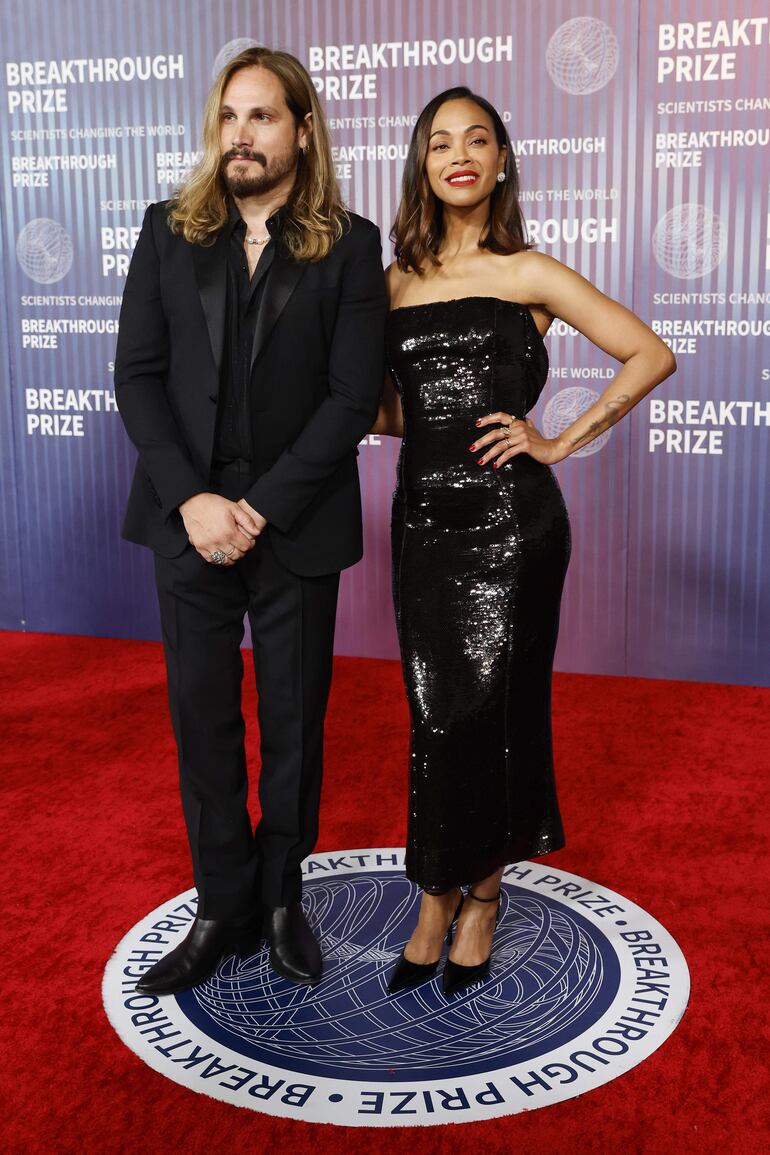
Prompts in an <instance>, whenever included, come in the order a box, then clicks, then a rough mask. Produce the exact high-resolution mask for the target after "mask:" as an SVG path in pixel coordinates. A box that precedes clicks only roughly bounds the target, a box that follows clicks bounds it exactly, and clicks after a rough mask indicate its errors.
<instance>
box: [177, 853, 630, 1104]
mask: <svg viewBox="0 0 770 1155" xmlns="http://www.w3.org/2000/svg"><path fill="white" fill-rule="evenodd" d="M503 894H504V899H503V906H502V912H501V919H500V924H499V927H498V930H497V934H496V938H495V951H494V955H493V965H492V973H491V976H490V978H489V979H488V980H487V981H486V983H485V984H484V985H483V987H482V988H480V989H477V990H475V991H468V992H465V993H464V995H461V996H458V997H456V998H455V999H450V1000H447V999H446V998H444V997H443V995H442V994H441V992H440V987H439V983H440V979H438V978H436V979H433V980H432V981H430V982H428V983H425V984H422V985H421V986H420V987H418V988H415V989H414V990H413V991H408V992H403V993H402V994H401V995H399V996H397V997H394V996H391V995H388V993H387V991H386V982H387V977H388V975H389V974H390V971H391V969H392V967H393V965H394V964H395V962H396V959H397V958H398V955H399V953H400V951H401V949H402V947H403V946H404V944H405V942H406V940H407V939H408V937H409V935H410V933H411V930H412V927H413V926H414V923H415V922H416V919H417V910H418V907H419V891H418V890H417V889H416V888H415V887H414V886H413V885H412V884H411V883H409V882H407V880H406V879H405V878H403V877H394V876H393V875H390V876H388V875H385V874H383V875H380V876H378V875H376V874H366V875H360V876H358V877H352V878H349V879H347V880H342V879H339V880H334V881H329V882H327V881H316V882H312V883H309V884H307V885H306V890H305V908H306V913H307V915H308V918H309V920H310V922H311V924H312V925H314V926H316V927H319V926H320V927H321V928H322V950H323V954H324V959H325V964H324V966H325V969H324V980H323V982H322V983H321V984H320V985H319V986H317V987H291V986H290V985H289V984H287V983H285V982H284V980H282V979H280V978H279V977H278V976H277V975H276V974H275V973H274V972H273V971H272V970H271V968H270V965H269V959H268V952H267V950H263V951H262V952H261V953H259V954H257V955H255V956H253V957H252V958H249V959H245V960H239V959H236V958H233V957H231V958H229V959H227V960H225V961H224V962H223V963H222V964H221V965H220V967H219V969H218V970H217V972H216V973H215V974H214V975H213V976H212V978H211V979H210V980H209V981H207V982H205V983H203V984H201V985H200V986H199V987H197V988H196V989H195V990H194V991H190V992H187V993H185V994H183V995H178V996H177V999H178V1001H179V1004H180V1006H181V1007H182V1009H183V1010H184V1012H185V1015H186V1016H187V1018H188V1019H190V1020H191V1021H192V1022H194V1023H195V1024H196V1025H197V1026H198V1028H199V1029H201V1030H203V1031H204V1032H205V1034H206V1036H207V1037H209V1038H211V1037H214V1038H216V1039H217V1040H218V1041H219V1042H220V1043H225V1042H226V1043H227V1044H228V1045H229V1047H230V1048H231V1049H233V1050H236V1051H240V1052H241V1053H242V1054H244V1055H245V1056H247V1057H248V1059H249V1060H250V1061H252V1062H256V1063H262V1064H264V1063H269V1064H272V1065H274V1066H278V1067H284V1068H285V1067H287V1066H288V1067H289V1068H290V1069H291V1070H294V1071H297V1070H299V1071H304V1072H305V1073H306V1074H310V1075H320V1074H326V1075H329V1076H334V1077H337V1078H348V1079H356V1078H360V1077H362V1076H363V1075H364V1073H366V1077H368V1078H371V1079H385V1080H387V1081H389V1082H393V1081H394V1080H397V1079H411V1080H414V1079H426V1078H435V1077H446V1078H449V1077H452V1078H458V1077H461V1076H463V1075H464V1074H473V1073H475V1072H478V1071H485V1070H489V1069H490V1068H494V1067H499V1066H503V1065H508V1064H511V1063H513V1062H516V1061H520V1060H521V1061H525V1060H527V1059H528V1058H529V1057H530V1056H531V1055H534V1054H540V1053H543V1051H548V1050H551V1049H552V1048H553V1047H555V1046H558V1045H559V1043H560V1042H562V1041H564V1040H568V1039H571V1038H574V1037H575V1035H576V1034H578V1033H579V1032H580V1030H581V1024H583V1025H584V1024H585V1023H586V1021H588V1022H589V1023H590V1022H594V1021H595V1020H596V1018H598V1017H599V1015H600V1014H601V1013H602V1011H603V1010H604V1009H605V1008H606V1005H607V1002H608V1001H610V1000H611V998H612V997H613V996H614V993H615V991H616V989H617V984H618V966H617V961H616V958H615V955H614V953H613V952H612V951H610V952H607V950H606V949H603V943H602V938H603V936H602V935H601V934H597V933H596V931H594V929H593V928H592V927H591V926H590V924H589V923H588V922H587V921H585V920H583V919H582V918H581V917H580V916H579V915H577V914H573V913H572V912H571V911H569V910H566V909H565V908H564V907H562V906H560V905H558V904H557V903H554V902H553V901H551V900H549V899H548V898H547V897H545V896H540V895H534V894H531V893H530V892H528V891H524V890H521V889H519V888H517V887H516V886H507V885H506V886H504V887H503ZM287 995H288V997H287Z"/></svg>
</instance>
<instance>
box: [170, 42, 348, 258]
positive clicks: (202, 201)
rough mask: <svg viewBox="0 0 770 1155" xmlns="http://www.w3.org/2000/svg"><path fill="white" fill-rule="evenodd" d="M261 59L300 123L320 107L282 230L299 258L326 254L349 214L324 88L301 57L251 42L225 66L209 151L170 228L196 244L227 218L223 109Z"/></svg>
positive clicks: (206, 139)
mask: <svg viewBox="0 0 770 1155" xmlns="http://www.w3.org/2000/svg"><path fill="white" fill-rule="evenodd" d="M255 67H256V68H267V69H268V70H269V71H270V72H272V73H273V74H274V75H275V76H277V77H278V79H279V80H280V82H281V84H282V85H283V91H284V95H285V97H286V104H287V106H288V108H289V110H290V111H291V113H292V115H293V117H294V120H295V123H296V124H297V126H299V125H300V124H301V123H302V121H303V120H304V119H305V117H306V116H307V114H308V113H309V112H310V113H312V132H311V133H310V137H309V142H308V149H307V152H304V153H300V155H299V161H298V165H297V179H296V181H295V184H294V188H293V189H292V191H291V193H290V195H289V199H288V201H287V203H286V208H285V210H284V213H283V217H282V231H283V239H284V242H285V244H286V247H287V248H288V250H289V252H290V253H291V255H292V256H293V257H294V258H295V260H298V261H318V260H320V259H321V258H322V257H325V256H326V254H327V253H328V252H329V250H330V249H331V247H332V245H333V244H334V242H335V241H337V240H339V238H340V237H341V236H342V233H343V231H344V228H345V225H346V223H347V221H348V215H347V212H346V210H345V206H344V205H343V203H342V197H341V196H340V191H339V186H338V184H337V179H336V176H335V172H334V161H333V160H332V150H331V141H330V140H329V131H328V129H327V127H326V121H325V119H324V114H323V112H322V110H321V105H320V104H319V102H318V97H317V95H316V90H315V88H314V87H313V82H312V80H311V79H310V77H309V76H308V74H307V72H306V71H305V69H304V68H303V67H302V65H301V64H300V62H299V61H298V60H296V59H295V57H293V56H291V55H289V53H288V52H273V51H272V50H271V49H269V48H261V47H260V48H247V49H246V51H245V52H241V53H239V55H238V56H235V57H233V59H232V60H231V61H230V63H229V64H227V65H226V67H225V68H223V69H222V71H221V72H220V74H219V76H218V77H217V79H216V81H215V82H214V86H213V88H212V89H211V92H210V93H209V96H208V99H207V101H206V107H205V109H204V113H203V156H202V158H201V160H200V161H199V163H198V164H197V165H196V166H195V168H194V169H193V171H192V172H191V173H190V176H189V177H188V178H187V180H186V181H185V183H184V184H183V186H182V188H181V189H180V190H179V192H178V193H177V194H176V196H175V197H174V198H173V199H172V201H171V204H170V206H169V214H168V221H169V228H170V229H171V231H172V232H173V233H181V234H182V235H183V236H184V238H185V240H187V241H190V242H191V243H192V244H197V245H210V244H213V243H214V240H215V239H216V234H217V232H218V231H219V230H220V229H221V228H223V227H224V225H225V223H226V222H227V202H226V195H227V190H226V188H225V184H224V181H223V179H222V176H221V171H220V161H221V148H220V138H219V125H220V121H219V117H220V109H221V105H222V98H223V94H224V91H225V89H226V88H227V85H228V84H229V83H230V81H231V79H232V78H233V76H234V75H235V74H236V72H240V71H241V69H243V68H255Z"/></svg>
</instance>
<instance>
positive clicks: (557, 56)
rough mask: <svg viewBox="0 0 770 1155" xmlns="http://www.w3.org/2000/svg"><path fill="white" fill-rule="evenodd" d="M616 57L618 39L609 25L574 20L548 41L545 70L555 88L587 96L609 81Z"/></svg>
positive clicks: (579, 18)
mask: <svg viewBox="0 0 770 1155" xmlns="http://www.w3.org/2000/svg"><path fill="white" fill-rule="evenodd" d="M618 57H619V50H618V39H617V36H616V35H615V33H614V32H613V31H612V29H611V28H610V26H609V24H605V22H604V21H603V20H597V19H596V17H594V16H576V17H575V18H574V19H573V20H567V21H566V22H565V23H564V24H561V25H560V26H559V27H558V28H557V29H556V31H555V32H554V34H553V36H552V37H551V39H550V40H549V41H548V45H547V47H546V50H545V66H546V68H547V69H548V75H549V76H550V78H551V80H552V81H553V82H554V84H555V85H556V87H557V88H561V89H562V91H563V92H569V93H570V94H571V95H572V96H587V95H589V94H590V93H592V92H598V91H599V89H600V88H604V86H605V84H608V83H609V82H610V80H612V78H613V76H614V75H615V71H616V69H617V67H618Z"/></svg>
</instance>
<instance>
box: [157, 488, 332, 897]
mask: <svg viewBox="0 0 770 1155" xmlns="http://www.w3.org/2000/svg"><path fill="white" fill-rule="evenodd" d="M239 487H240V492H241V493H242V492H245V490H246V488H247V485H245V484H242V483H239V482H238V480H237V478H236V477H233V476H224V477H223V476H220V478H219V484H218V486H217V488H218V489H219V492H222V493H224V494H225V496H228V497H230V498H231V499H233V500H234V499H235V498H236V497H237V496H240V493H239V492H238V488H239ZM228 490H229V492H228ZM155 576H156V583H157V589H158V598H159V602H160V613H161V624H162V629H163V644H164V650H165V655H166V671H167V675H168V695H169V705H170V708H171V719H172V723H173V727H174V734H175V736H176V742H177V749H178V754H179V778H180V788H181V795H182V807H183V810H184V817H185V823H186V825H187V835H188V839H189V843H190V851H191V854H192V862H193V876H194V880H195V885H196V887H197V890H198V896H199V907H198V913H199V915H200V917H201V918H218V919H219V918H222V919H224V918H237V917H240V916H243V915H247V914H250V913H252V912H253V911H254V910H255V908H256V907H257V906H258V905H260V904H261V903H264V904H266V905H268V906H286V905H288V904H290V903H293V902H297V901H299V898H300V895H301V887H302V878H301V863H302V860H303V858H305V857H306V856H307V855H308V854H309V853H310V852H311V850H312V849H313V847H314V845H315V842H316V838H317V835H318V805H319V800H320V793H321V778H322V771H323V729H324V717H325V713H326V703H327V700H328V695H329V685H330V682H331V671H332V652H333V643H334V623H335V616H336V609H337V593H338V588H339V574H338V573H333V574H328V575H324V576H322V577H313V578H305V577H300V576H298V575H297V574H294V573H291V572H290V571H289V570H287V569H286V568H285V567H284V566H282V565H281V563H280V562H279V561H278V559H277V558H276V556H275V554H274V552H273V550H272V548H271V545H270V533H269V530H268V531H267V532H266V533H263V534H262V535H261V536H260V537H259V538H257V543H256V545H255V546H254V548H253V549H252V550H250V551H249V553H248V554H247V555H246V556H245V557H244V558H242V559H241V561H239V562H237V563H236V564H235V565H233V566H216V565H212V564H210V563H208V562H206V561H204V560H203V558H202V557H201V556H200V555H199V554H198V553H196V551H195V550H194V549H193V548H192V546H191V547H189V548H188V549H186V550H185V552H184V553H183V554H182V555H181V556H180V557H177V558H162V557H158V556H156V559H155ZM246 613H248V615H249V622H250V625H251V634H252V643H253V659H254V673H255V676H256V683H257V693H258V696H259V705H258V716H259V727H260V754H261V763H262V765H261V771H260V778H259V801H260V807H261V811H262V815H261V819H260V821H259V823H258V825H257V829H256V831H252V828H251V823H250V820H249V816H248V812H247V809H246V798H247V793H248V779H247V770H246V754H245V749H244V736H245V724H244V720H243V715H242V712H241V682H242V679H243V660H242V657H241V649H240V646H241V642H242V640H243V632H244V627H243V620H244V615H245V614H246Z"/></svg>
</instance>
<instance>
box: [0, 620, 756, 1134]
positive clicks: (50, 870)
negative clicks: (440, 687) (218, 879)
mask: <svg viewBox="0 0 770 1155" xmlns="http://www.w3.org/2000/svg"><path fill="white" fill-rule="evenodd" d="M0 652H1V653H2V658H3V675H4V677H3V696H2V704H1V706H0V709H2V721H3V728H2V735H3V740H2V755H0V757H2V760H3V771H2V804H3V819H4V821H3V830H4V832H5V834H4V840H3V846H2V856H3V860H4V861H3V864H2V872H3V873H2V877H3V878H4V879H6V881H7V885H6V887H5V895H4V897H5V903H4V907H5V909H4V917H3V935H4V942H3V944H2V953H3V960H4V964H5V965H4V979H3V1003H2V1011H3V1013H2V1021H3V1030H4V1035H5V1042H4V1045H3V1062H2V1068H1V1069H0V1094H2V1099H3V1102H4V1104H5V1107H4V1111H3V1122H2V1124H0V1146H1V1149H2V1151H3V1152H13V1153H17V1152H18V1153H22V1152H23V1153H24V1155H28V1153H29V1155H32V1153H35V1152H86V1153H88V1155H90V1153H91V1152H93V1153H97V1155H108V1153H113V1152H114V1153H124V1152H126V1153H129V1152H130V1153H132V1155H133V1153H135V1152H141V1153H144V1152H147V1153H148V1155H166V1153H169V1155H170V1153H172V1152H173V1153H180V1152H183V1153H185V1155H188V1153H189V1155H198V1153H200V1155H204V1153H206V1155H218V1153H220V1152H222V1153H224V1152H227V1153H230V1152H241V1151H243V1152H246V1151H259V1152H265V1153H270V1152H277V1151H279V1150H282V1151H286V1152H289V1151H291V1152H292V1155H293V1153H294V1152H311V1151H312V1152H314V1153H315V1155H323V1153H326V1152H345V1153H347V1152H355V1153H356V1155H359V1153H361V1155H365V1153H368V1152H386V1151H387V1152H388V1153H401V1152H403V1153H406V1152H412V1151H419V1152H420V1155H429V1153H431V1152H436V1153H438V1152H442V1153H443V1152H452V1153H454V1152H470V1151H472V1152H473V1155H487V1153H492V1152H511V1153H515V1155H535V1153H537V1155H550V1153H554V1155H555V1153H557V1152H558V1153H559V1155H564V1153H566V1155H572V1153H573V1152H602V1153H615V1152H623V1153H624V1155H625V1153H627V1155H633V1153H639V1155H648V1153H649V1155H653V1153H655V1155H659V1153H663V1155H668V1153H669V1152H671V1153H679V1152H696V1151H697V1152H698V1153H699V1155H705V1153H707V1152H708V1153H710V1152H720V1153H723V1152H728V1153H733V1152H736V1153H738V1152H740V1153H741V1155H751V1153H753V1152H764V1151H766V1150H767V1149H768V1144H769V1138H768V1127H767V1102H768V1090H769V1088H768V1080H767V1054H768V1043H769V1042H770V1039H769V1038H768V1014H767V1003H768V1000H767V984H766V973H767V968H768V961H767V959H768V935H767V927H768V919H767V914H768V898H767V895H768V890H769V888H768V866H767V862H768V845H767V843H768V838H767V828H768V793H770V790H769V788H768V780H769V777H770V776H769V775H768V769H769V768H770V690H768V689H753V688H747V687H740V686H717V685H701V684H692V683H678V682H655V681H643V680H637V679H630V678H628V679H624V678H609V677H583V676H576V675H561V676H559V677H557V679H556V687H555V701H554V725H555V734H556V752H557V767H558V776H559V784H560V793H561V800H562V809H563V812H564V820H565V825H566V827H567V838H568V847H567V849H566V850H565V851H562V852H561V853H559V854H558V855H554V856H553V858H552V861H553V863H554V864H559V865H560V866H562V867H563V868H564V869H565V870H570V871H573V872H575V873H576V874H580V875H583V876H584V877H586V878H589V879H591V880H593V881H595V882H597V883H600V884H603V885H605V886H607V887H609V888H611V889H613V890H616V891H618V892H620V893H621V894H622V895H625V896H626V897H627V898H629V899H631V900H633V901H634V902H636V903H638V904H639V905H640V906H642V907H644V908H645V909H646V910H648V911H649V912H650V913H651V914H652V915H653V916H654V917H656V918H657V919H659V920H660V921H661V922H662V923H663V925H664V926H665V927H666V928H667V929H668V930H669V931H670V932H671V933H672V934H673V935H674V937H675V938H676V939H677V940H678V942H679V944H680V946H681V947H682V949H683V951H684V953H685V956H686V958H687V961H688V964H689V967H690V971H691V975H692V996H691V1002H690V1009H689V1010H688V1012H687V1014H686V1016H685V1018H684V1020H683V1021H682V1023H681V1025H680V1026H679V1028H678V1029H677V1030H676V1032H675V1033H674V1035H673V1036H672V1037H671V1038H670V1039H669V1040H668V1042H666V1043H665V1044H664V1045H663V1047H662V1048H661V1049H660V1050H658V1051H657V1052H656V1053H655V1054H654V1055H653V1056H652V1057H651V1058H649V1059H647V1060H646V1061H645V1062H644V1063H642V1064H641V1065H640V1066H638V1067H636V1068H635V1069H634V1070H632V1071H630V1072H629V1073H628V1074H627V1075H624V1076H623V1077H622V1078H620V1079H617V1080H616V1081H615V1082H613V1083H610V1084H609V1085H608V1086H605V1087H602V1088H599V1089H598V1090H596V1091H593V1092H591V1093H589V1094H587V1095H585V1096H583V1097H581V1098H579V1099H573V1100H570V1101H568V1102H564V1103H561V1104H557V1105H554V1106H552V1107H548V1108H546V1109H544V1110H540V1111H536V1112H532V1113H529V1114H522V1115H515V1116H511V1117H509V1118H506V1119H499V1120H490V1121H488V1122H484V1123H475V1124H468V1125H464V1126H452V1127H446V1126H444V1127H436V1128H421V1129H419V1131H414V1130H413V1131H409V1130H408V1129H398V1130H388V1131H386V1132H385V1131H373V1130H362V1129H356V1130H352V1129H351V1130H348V1129H344V1128H336V1127H335V1128H333V1127H328V1126H310V1125H308V1124H304V1123H296V1122H293V1121H281V1120H277V1119H272V1118H269V1117H267V1116H261V1115H259V1114H256V1113H254V1112H251V1111H241V1110H238V1109H237V1108H234V1107H230V1106H228V1105H227V1104H223V1103H218V1102H215V1101H213V1100H211V1099H208V1098H206V1097H204V1096H201V1095H195V1094H193V1093H192V1092H190V1091H188V1090H185V1089H184V1088H182V1087H179V1086H177V1085H176V1084H174V1083H172V1082H169V1081H167V1080H165V1079H164V1078H163V1077H162V1076H160V1075H158V1074H156V1073H155V1072H153V1071H151V1070H150V1069H149V1068H148V1067H146V1066H145V1065H144V1064H143V1063H142V1062H141V1061H140V1060H139V1059H138V1058H137V1057H136V1056H135V1055H134V1054H133V1053H131V1052H130V1051H129V1050H127V1049H126V1048H125V1047H124V1045H123V1044H122V1043H121V1042H120V1040H119V1039H118V1037H117V1036H116V1035H115V1034H114V1032H113V1031H112V1028H111V1027H110V1026H109V1024H108V1023H107V1020H106V1018H105V1015H104V1012H103V1009H102V1005H101V994H100V984H101V976H102V971H103V969H104V965H105V962H106V960H107V958H108V957H109V955H110V954H111V952H112V949H113V947H114V945H115V944H116V943H117V942H118V940H119V939H120V938H121V937H122V936H123V934H124V933H125V932H126V930H127V929H128V928H129V927H131V926H132V925H133V924H134V923H135V922H136V921H137V920H138V919H139V918H140V917H141V916H142V915H144V914H145V913H147V912H148V911H149V910H151V909H152V908H154V907H155V906H157V905H159V904H160V903H162V902H163V901H165V900H166V899H167V898H169V897H171V896H173V895H175V894H177V893H178V892H179V891H181V890H183V889H184V888H186V887H187V886H188V885H189V884H190V880H189V873H188V866H187V851H186V846H185V842H184V836H183V828H182V820H181V814H180V808H179V804H178V801H177V795H176V770H175V760H174V754H173V747H172V739H171V734H170V727H169V723H168V719H167V714H166V703H165V691H164V682H163V663H162V657H161V652H160V648H159V647H158V646H156V645H153V644H149V643H134V642H115V641H109V640H104V639H86V638H70V637H50V636H41V635H20V634H3V635H1V636H0ZM252 707H253V689H252V688H251V685H250V683H249V684H248V697H247V708H248V709H249V710H250V711H251V710H252ZM406 725H407V721H406V710H405V706H404V703H403V700H402V692H401V684H400V672H399V668H398V666H397V665H396V664H395V663H393V662H381V661H368V660H358V659H352V658H340V659H338V660H337V664H336V676H335V683H334V691H333V697H332V704H331V708H330V716H329V727H328V741H327V776H326V784H325V791H324V801H323V809H322V823H321V839H320V844H319V846H320V848H321V849H337V848H339V849H343V848H346V847H350V848H352V847H358V846H380V845H384V846H387V845H403V840H404V791H405V765H406V745H407V732H406ZM251 745H252V749H253V748H254V729H253V727H252V732H251ZM255 762H256V759H255V758H252V764H255Z"/></svg>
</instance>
